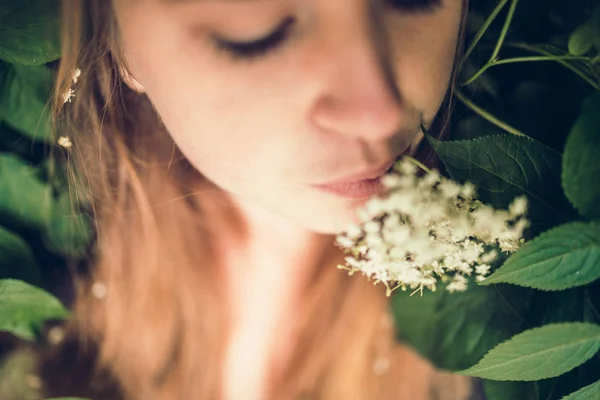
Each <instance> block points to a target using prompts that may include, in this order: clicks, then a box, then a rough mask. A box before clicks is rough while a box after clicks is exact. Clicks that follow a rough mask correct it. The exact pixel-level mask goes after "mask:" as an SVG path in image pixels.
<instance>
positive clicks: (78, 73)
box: [73, 68, 81, 83]
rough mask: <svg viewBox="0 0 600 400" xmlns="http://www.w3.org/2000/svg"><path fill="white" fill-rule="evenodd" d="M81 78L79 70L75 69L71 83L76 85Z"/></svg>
mask: <svg viewBox="0 0 600 400" xmlns="http://www.w3.org/2000/svg"><path fill="white" fill-rule="evenodd" d="M80 76H81V69H79V68H77V69H76V70H75V72H73V83H77V80H79V77H80Z"/></svg>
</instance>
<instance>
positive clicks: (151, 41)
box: [113, 0, 462, 233]
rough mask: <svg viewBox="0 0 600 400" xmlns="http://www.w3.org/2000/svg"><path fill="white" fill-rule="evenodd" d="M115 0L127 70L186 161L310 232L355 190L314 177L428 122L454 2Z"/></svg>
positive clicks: (443, 67) (396, 151)
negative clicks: (326, 187)
mask: <svg viewBox="0 0 600 400" xmlns="http://www.w3.org/2000/svg"><path fill="white" fill-rule="evenodd" d="M113 2H114V9H115V13H116V16H117V21H118V25H119V28H120V30H121V35H122V37H121V40H122V45H123V50H124V52H125V55H126V57H127V59H128V63H129V65H130V68H131V71H132V73H133V76H134V77H135V78H136V80H137V81H138V82H139V83H140V84H141V86H142V87H143V90H144V91H145V93H146V95H147V96H148V98H149V99H150V101H151V102H152V103H153V105H154V107H155V108H156V110H157V111H158V113H159V114H160V116H161V118H162V120H163V122H164V124H165V126H166V127H167V129H168V131H169V132H170V134H171V135H172V137H173V139H174V141H175V142H176V143H177V145H178V146H179V147H180V149H181V151H182V152H183V153H184V155H185V156H186V157H187V158H188V159H189V160H190V162H191V163H192V164H193V165H194V166H195V167H196V168H197V169H198V170H199V171H200V172H201V173H202V174H203V175H204V176H206V177H207V178H208V179H209V180H211V181H212V182H213V183H215V184H216V185H217V186H218V187H220V188H222V189H223V190H224V191H226V192H228V193H230V194H231V195H232V196H233V197H234V198H237V199H239V200H240V201H243V202H250V203H252V204H253V205H257V206H260V207H262V208H265V209H267V210H270V211H272V212H275V213H277V214H279V215H281V216H284V217H286V218H288V219H291V220H293V221H296V222H298V223H300V224H302V225H303V226H305V227H307V228H308V229H310V230H313V231H316V232H321V233H337V232H339V231H340V230H341V229H343V228H345V227H346V226H347V224H348V223H350V222H352V221H356V218H357V217H356V207H357V206H359V205H361V204H363V203H364V202H365V199H349V198H344V197H341V196H338V195H334V194H330V193H327V192H324V191H322V190H321V189H318V188H315V187H314V185H315V184H323V183H328V182H332V181H335V180H339V179H342V178H345V177H348V176H351V175H355V174H358V173H361V172H364V171H370V170H375V169H378V167H380V166H382V165H384V164H389V163H390V161H392V160H393V159H395V158H397V156H398V155H400V154H401V153H403V152H405V151H406V150H407V149H408V147H409V146H410V144H411V143H412V142H413V140H415V139H416V138H417V132H419V125H420V124H421V123H422V124H423V125H425V126H429V125H430V124H431V121H432V120H433V118H434V116H435V115H436V113H437V111H438V109H439V107H440V104H441V102H442V100H443V98H444V95H445V92H446V89H447V86H448V84H449V79H450V75H451V70H452V65H453V61H454V52H455V48H456V41H457V36H458V30H459V25H460V19H461V13H462V0H113ZM263 38H264V40H263ZM257 41H258V42H257ZM236 42H257V43H255V44H251V45H236V44H235V43H236Z"/></svg>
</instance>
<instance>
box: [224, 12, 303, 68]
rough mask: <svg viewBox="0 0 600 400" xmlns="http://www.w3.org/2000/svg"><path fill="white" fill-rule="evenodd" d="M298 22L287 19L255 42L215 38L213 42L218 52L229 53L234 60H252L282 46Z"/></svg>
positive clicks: (290, 18)
mask: <svg viewBox="0 0 600 400" xmlns="http://www.w3.org/2000/svg"><path fill="white" fill-rule="evenodd" d="M295 21H296V20H295V19H294V18H293V17H287V18H286V19H284V20H283V21H282V23H281V24H279V26H278V27H277V28H276V29H275V30H274V31H273V32H272V33H270V34H268V35H267V36H265V37H262V38H260V39H257V40H253V41H249V42H246V41H234V40H229V39H224V38H219V37H216V36H214V37H213V42H214V44H215V46H216V47H217V49H218V50H223V51H225V52H227V53H228V54H229V55H230V56H232V57H233V58H234V59H252V58H254V57H258V56H260V55H262V54H264V53H267V52H269V51H270V50H273V49H275V48H277V47H278V46H280V45H281V44H282V43H283V42H284V41H285V39H286V38H287V36H288V35H289V31H290V29H291V27H292V25H293V24H294V22H295Z"/></svg>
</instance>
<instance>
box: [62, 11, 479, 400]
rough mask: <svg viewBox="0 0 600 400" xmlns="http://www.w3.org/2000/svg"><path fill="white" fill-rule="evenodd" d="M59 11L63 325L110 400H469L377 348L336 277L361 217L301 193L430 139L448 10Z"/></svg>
mask: <svg viewBox="0 0 600 400" xmlns="http://www.w3.org/2000/svg"><path fill="white" fill-rule="evenodd" d="M63 9H64V20H63V21H64V35H63V46H64V48H63V58H62V61H61V65H60V70H59V79H58V84H57V91H56V96H55V97H56V103H57V105H58V108H59V109H60V110H59V117H60V122H61V125H60V129H61V130H60V135H66V136H68V137H69V138H70V139H71V140H72V147H71V148H70V153H69V155H70V159H71V160H72V161H73V162H74V164H75V169H74V171H76V176H75V178H77V180H76V182H78V183H79V184H78V185H76V186H74V187H75V188H76V190H75V191H74V194H75V195H76V196H78V197H80V198H84V199H86V200H89V201H90V205H91V207H92V209H93V213H94V218H95V221H96V228H97V243H96V247H95V248H96V249H97V250H96V252H95V254H93V258H92V259H93V268H92V269H91V272H90V275H89V276H88V277H86V278H85V279H83V278H82V279H81V280H80V281H81V284H80V285H79V287H78V297H77V299H78V300H77V302H76V306H75V310H76V319H75V322H74V323H75V327H76V332H77V335H79V337H80V338H81V341H82V343H83V344H84V345H85V346H88V345H98V348H99V365H100V366H101V368H103V369H105V370H107V371H109V372H110V373H111V374H112V375H113V376H115V377H116V380H117V381H118V382H119V384H120V386H121V390H122V392H123V393H124V395H125V396H127V397H128V398H132V399H144V400H146V399H220V398H222V399H267V398H273V399H300V398H312V399H434V398H439V399H462V398H467V396H468V395H469V391H470V388H469V385H470V384H469V383H468V382H466V381H464V380H463V379H462V378H458V377H454V376H452V375H449V374H443V373H441V372H438V371H435V370H434V369H433V368H432V367H431V366H430V365H429V364H428V363H427V362H426V361H424V360H423V359H421V358H419V357H418V356H417V355H415V354H414V353H413V352H411V351H410V350H409V349H407V348H405V347H403V346H400V345H398V344H396V343H395V341H394V329H393V324H392V323H391V320H390V317H389V315H388V314H387V310H386V308H387V298H386V297H385V295H384V292H383V290H382V288H381V287H379V286H376V287H373V285H371V284H370V283H369V282H366V281H365V280H364V279H361V278H351V277H348V276H346V274H344V273H343V272H342V271H339V270H338V269H336V268H335V267H336V265H337V264H338V263H340V262H341V260H343V254H341V252H340V250H339V249H337V248H336V247H335V246H334V238H335V234H336V233H338V232H340V231H341V230H342V229H344V228H345V227H347V225H348V224H349V223H351V222H355V221H357V217H356V210H357V208H358V207H360V206H361V205H362V204H363V203H364V202H365V201H366V199H367V198H368V196H365V195H364V193H361V192H360V190H359V191H358V192H356V191H355V192H354V193H350V192H348V190H350V189H348V188H349V187H350V186H346V189H347V193H346V194H339V193H333V192H332V191H331V190H327V189H326V188H323V187H320V186H319V185H322V184H325V183H331V182H335V181H339V180H348V179H350V180H356V179H362V180H364V179H366V178H375V177H376V176H377V175H381V173H382V172H384V171H385V170H386V169H387V168H388V167H389V166H390V165H391V163H392V162H393V161H394V160H396V159H397V158H398V157H399V156H401V155H402V154H406V153H412V154H414V153H415V152H416V151H417V149H418V148H420V149H421V151H422V150H423V149H422V146H418V145H419V143H420V140H421V138H422V136H420V134H419V132H420V129H419V127H420V124H423V125H424V126H426V127H428V128H429V129H431V130H432V131H433V132H435V133H436V134H441V131H442V128H441V127H442V125H443V123H444V117H445V116H446V115H447V112H448V101H447V100H448V88H449V87H451V82H452V81H453V74H454V72H455V69H454V68H453V67H454V64H455V61H456V53H457V49H458V47H459V46H458V43H459V40H458V38H459V36H460V30H461V29H460V28H461V26H462V23H461V21H462V20H463V15H464V13H465V12H466V10H465V5H464V4H463V2H462V1H461V0H326V1H317V0H307V1H294V0H246V1H232V0H221V1H216V0H212V1H207V0H205V1H200V0H196V1H193V0H113V1H112V2H111V1H107V0H88V1H81V0H64V1H63ZM76 68H79V69H80V70H81V75H80V76H78V78H77V79H75V80H73V71H75V70H76ZM73 81H76V83H73ZM71 88H72V89H73V90H74V93H75V97H74V98H72V99H69V100H70V101H69V102H66V103H65V102H64V99H65V97H64V96H65V93H67V92H68V90H69V89H71ZM63 103H64V105H63ZM357 174H359V175H360V176H359V177H357ZM354 186H356V185H354ZM359 186H360V185H359ZM362 186H363V187H362V190H363V191H364V190H367V189H368V188H367V189H365V186H369V185H368V184H365V183H364V182H363V185H362ZM354 189H356V187H354ZM359 189H360V188H359ZM367 192H368V190H367ZM365 193H366V192H365ZM361 194H362V196H361ZM357 196H358V197H357Z"/></svg>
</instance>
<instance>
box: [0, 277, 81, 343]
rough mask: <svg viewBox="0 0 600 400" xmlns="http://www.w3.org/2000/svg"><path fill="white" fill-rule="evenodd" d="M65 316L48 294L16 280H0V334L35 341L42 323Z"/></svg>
mask: <svg viewBox="0 0 600 400" xmlns="http://www.w3.org/2000/svg"><path fill="white" fill-rule="evenodd" d="M68 316H69V312H68V311H67V310H66V309H65V307H64V306H63V305H62V303H61V302H60V301H59V300H58V299H57V298H55V297H54V296H52V295H51V294H50V293H47V292H45V291H44V290H42V289H39V288H37V287H35V286H32V285H29V284H27V283H25V282H22V281H19V280H14V279H4V280H0V331H6V332H10V333H12V334H13V335H15V336H17V337H19V338H21V339H25V340H34V339H35V337H36V334H37V333H38V332H39V330H40V329H41V326H42V324H43V323H44V321H45V320H48V319H63V318H66V317H68Z"/></svg>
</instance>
